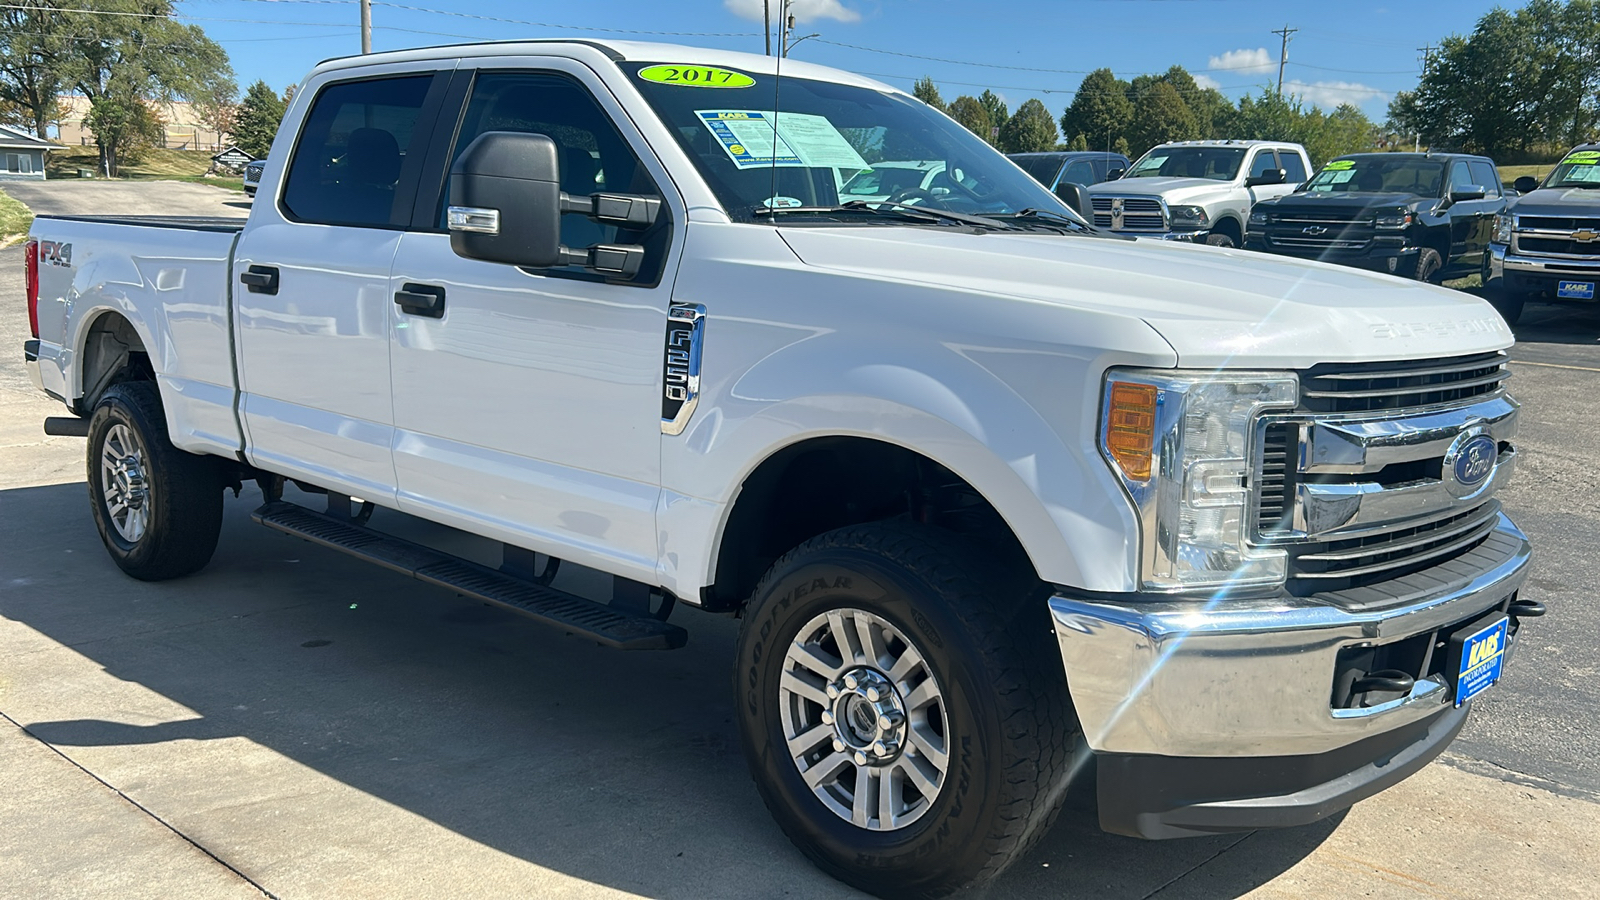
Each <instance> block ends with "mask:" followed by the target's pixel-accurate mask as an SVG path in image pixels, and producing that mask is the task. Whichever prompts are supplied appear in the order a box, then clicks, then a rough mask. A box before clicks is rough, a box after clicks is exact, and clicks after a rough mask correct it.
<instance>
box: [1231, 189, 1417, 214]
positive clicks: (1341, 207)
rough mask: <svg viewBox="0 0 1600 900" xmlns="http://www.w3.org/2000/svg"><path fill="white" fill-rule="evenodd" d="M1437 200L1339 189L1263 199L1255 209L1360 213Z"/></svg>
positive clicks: (1412, 207)
mask: <svg viewBox="0 0 1600 900" xmlns="http://www.w3.org/2000/svg"><path fill="white" fill-rule="evenodd" d="M1438 202H1439V200H1438V199H1437V198H1435V197H1419V196H1417V195H1416V194H1407V193H1404V192H1400V193H1383V192H1379V191H1372V192H1366V191H1341V192H1340V193H1337V194H1334V193H1327V192H1322V191H1316V192H1312V191H1305V192H1303V193H1299V194H1287V195H1285V196H1282V197H1278V198H1277V199H1275V200H1263V201H1261V202H1260V203H1258V204H1256V209H1268V210H1273V211H1277V212H1285V211H1288V210H1293V211H1295V212H1302V211H1306V210H1319V209H1324V210H1329V211H1333V210H1338V211H1340V212H1347V213H1350V212H1360V211H1361V210H1364V209H1375V208H1382V209H1388V208H1393V207H1396V206H1403V207H1406V208H1408V209H1418V208H1421V207H1423V206H1433V205H1435V204H1437V203H1438Z"/></svg>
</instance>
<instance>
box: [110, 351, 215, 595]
mask: <svg viewBox="0 0 1600 900" xmlns="http://www.w3.org/2000/svg"><path fill="white" fill-rule="evenodd" d="M88 480H89V505H90V508H91V509H92V511H93V514H94V523H95V527H96V528H97V529H98V530H99V532H100V539H101V540H102V541H103V542H104V543H105V545H106V550H107V552H109V553H110V554H111V559H112V560H113V561H114V562H116V564H117V566H118V567H119V568H121V569H122V571H124V572H126V573H128V574H129V575H132V576H133V577H134V578H138V579H140V580H142V581H160V580H163V579H167V578H177V577H178V576H180V575H188V574H189V573H191V572H195V571H198V570H199V569H201V568H203V567H204V566H205V564H206V563H207V562H210V561H211V554H212V553H213V552H214V551H215V550H216V547H217V536H218V534H220V533H221V530H222V480H221V478H220V476H219V473H218V470H217V467H216V465H215V462H214V461H213V460H211V459H208V458H207V457H204V456H196V455H194V454H192V453H186V452H184V451H182V450H179V449H178V448H176V447H174V446H172V442H171V441H169V440H168V439H167V426H166V416H165V415H164V414H163V412H162V409H161V396H160V394H159V392H158V391H157V390H156V386H155V384H154V383H153V382H149V381H132V382H125V383H123V384H118V385H113V386H112V387H110V388H108V389H107V390H106V392H105V395H104V396H102V397H101V398H100V402H98V403H96V404H95V407H94V412H93V414H92V415H91V416H90V419H89V471H88Z"/></svg>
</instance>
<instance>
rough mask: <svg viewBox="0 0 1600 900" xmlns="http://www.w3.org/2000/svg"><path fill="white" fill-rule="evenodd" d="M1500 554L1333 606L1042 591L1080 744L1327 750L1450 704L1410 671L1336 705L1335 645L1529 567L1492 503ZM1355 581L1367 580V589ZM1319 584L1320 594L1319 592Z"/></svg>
mask: <svg viewBox="0 0 1600 900" xmlns="http://www.w3.org/2000/svg"><path fill="white" fill-rule="evenodd" d="M1490 543H1492V544H1493V545H1494V547H1496V548H1498V549H1497V551H1496V553H1497V555H1496V556H1495V557H1494V558H1495V559H1497V560H1498V561H1497V562H1495V563H1494V564H1492V565H1489V566H1486V567H1484V568H1483V569H1481V570H1480V571H1478V572H1477V573H1476V574H1475V575H1473V576H1471V577H1466V576H1456V575H1454V571H1459V569H1460V566H1461V564H1462V563H1454V562H1453V563H1448V564H1446V565H1445V566H1441V567H1439V568H1440V569H1441V570H1442V569H1446V568H1450V569H1452V570H1453V571H1452V573H1451V574H1452V577H1454V578H1455V579H1456V580H1455V581H1454V582H1450V583H1448V584H1447V582H1445V581H1443V580H1441V581H1439V582H1438V584H1439V586H1440V589H1439V590H1437V591H1435V592H1432V593H1430V592H1428V591H1426V590H1423V591H1421V592H1420V593H1418V592H1417V591H1416V585H1418V584H1419V583H1421V584H1426V583H1428V582H1427V579H1428V575H1429V573H1428V572H1422V573H1418V575H1415V576H1410V577H1409V578H1408V579H1406V581H1407V582H1408V584H1409V585H1410V589H1411V590H1412V593H1411V594H1410V595H1408V596H1404V597H1399V596H1398V595H1397V599H1396V600H1395V601H1394V603H1393V604H1391V605H1379V606H1377V607H1376V608H1374V607H1373V606H1371V605H1369V604H1365V603H1363V604H1355V605H1352V606H1350V607H1349V608H1341V606H1339V605H1337V604H1336V603H1335V602H1332V601H1331V600H1330V599H1329V596H1328V595H1318V596H1317V597H1294V596H1289V595H1287V594H1284V595H1279V596H1268V597H1262V598H1256V599H1234V598H1226V599H1217V600H1199V599H1160V598H1151V599H1148V600H1146V599H1142V598H1141V599H1131V598H1130V599H1126V600H1123V599H1111V600H1107V599H1104V598H1090V597H1079V596H1073V595H1071V594H1068V593H1058V594H1057V595H1055V596H1054V597H1052V598H1051V599H1050V611H1051V614H1052V617H1053V619H1054V625H1055V631H1056V639H1057V641H1058V643H1059V644H1060V649H1061V659H1062V662H1063V664H1064V665H1065V667H1066V675H1067V684H1068V688H1069V690H1070V691H1071V695H1072V701H1073V704H1074V705H1075V706H1076V708H1077V714H1078V719H1079V721H1080V722H1081V723H1082V727H1083V733H1084V736H1085V739H1086V740H1087V742H1088V745H1089V747H1090V749H1092V750H1094V751H1096V752H1097V753H1117V754H1155V755H1161V756H1172V757H1237V756H1288V755H1298V754H1317V753H1325V752H1328V751H1332V750H1336V749H1338V748H1341V747H1344V746H1346V745H1349V744H1352V743H1354V742H1356V741H1360V740H1362V739H1363V738H1368V737H1371V736H1374V735H1378V734H1383V733H1385V732H1389V731H1392V730H1394V729H1396V728H1401V727H1403V726H1406V725H1409V724H1412V723H1415V722H1419V721H1420V720H1422V719H1424V718H1427V717H1428V716H1432V715H1434V714H1436V713H1439V712H1441V711H1442V710H1444V709H1446V708H1448V707H1449V706H1451V702H1450V701H1451V697H1450V689H1449V687H1448V686H1447V685H1445V684H1443V683H1440V682H1439V681H1436V680H1432V679H1427V678H1424V679H1419V680H1418V681H1417V682H1416V686H1415V687H1414V688H1413V689H1412V691H1411V693H1410V694H1409V695H1408V696H1405V697H1402V698H1399V699H1397V700H1393V701H1391V702H1387V703H1382V704H1379V705H1377V706H1374V707H1371V708H1365V709H1334V708H1333V705H1332V699H1331V698H1332V693H1333V680H1334V675H1335V669H1336V663H1337V658H1338V655H1339V652H1340V650H1342V649H1344V648H1347V647H1356V646H1375V645H1383V644H1389V643H1392V642H1395V641H1400V640H1404V639H1406V638H1410V637H1414V636H1416V635H1419V634H1426V633H1428V632H1431V631H1436V630H1438V629H1441V628H1445V627H1448V626H1451V625H1455V624H1458V623H1465V622H1468V621H1470V620H1471V619H1473V618H1475V617H1477V616H1479V615H1481V614H1482V613H1484V612H1485V611H1487V610H1490V609H1492V608H1494V607H1496V606H1499V605H1501V604H1502V603H1504V602H1505V601H1506V600H1507V598H1509V597H1510V595H1511V594H1512V593H1513V592H1515V591H1516V590H1517V589H1518V588H1519V587H1521V585H1522V582H1523V581H1524V580H1525V579H1526V577H1527V567H1528V561H1529V558H1530V549H1529V546H1528V542H1527V538H1526V537H1525V536H1524V535H1523V534H1522V532H1521V531H1519V530H1518V529H1517V527H1516V526H1515V525H1513V524H1512V523H1511V520H1510V519H1508V518H1506V517H1505V516H1504V515H1503V514H1502V515H1500V516H1499V520H1498V522H1497V524H1496V526H1495V530H1494V531H1493V532H1491V535H1490V537H1489V538H1488V539H1487V541H1486V546H1488V545H1489V544H1490ZM1363 590H1366V591H1367V593H1368V594H1370V593H1371V590H1370V589H1363ZM1319 597H1320V598H1321V599H1319Z"/></svg>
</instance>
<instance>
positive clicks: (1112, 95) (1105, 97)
mask: <svg viewBox="0 0 1600 900" xmlns="http://www.w3.org/2000/svg"><path fill="white" fill-rule="evenodd" d="M1128 87H1129V85H1128V83H1127V82H1125V81H1119V80H1118V79H1117V76H1116V75H1114V74H1112V72H1111V70H1110V69H1096V70H1094V71H1093V72H1090V73H1089V74H1088V75H1085V76H1084V78H1083V82H1082V83H1080V84H1079V85H1078V91H1077V93H1076V94H1074V95H1073V97H1072V105H1071V106H1069V107H1067V111H1066V112H1065V113H1062V115H1061V131H1062V133H1063V134H1081V135H1083V137H1084V140H1085V141H1087V142H1088V144H1089V146H1090V147H1094V148H1106V147H1111V146H1112V144H1113V142H1114V141H1115V140H1116V139H1117V138H1119V137H1121V136H1122V135H1124V134H1125V133H1126V132H1127V129H1128V124H1129V123H1130V122H1132V121H1133V104H1131V103H1129V102H1128V93H1127V92H1128Z"/></svg>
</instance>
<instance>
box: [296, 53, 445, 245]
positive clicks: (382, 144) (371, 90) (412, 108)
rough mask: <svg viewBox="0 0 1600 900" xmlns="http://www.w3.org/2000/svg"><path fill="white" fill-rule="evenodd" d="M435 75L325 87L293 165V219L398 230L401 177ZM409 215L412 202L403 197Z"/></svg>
mask: <svg viewBox="0 0 1600 900" xmlns="http://www.w3.org/2000/svg"><path fill="white" fill-rule="evenodd" d="M433 78H434V76H433V75H432V74H431V73H430V74H427V75H408V76H404V77H400V78H374V79H369V80H365V81H348V82H342V83H339V84H331V85H328V86H327V87H325V88H323V89H322V90H321V91H320V92H319V93H318V94H317V98H316V100H315V101H313V103H312V105H311V112H310V114H309V115H307V116H306V121H305V125H304V126H302V127H301V129H300V139H299V141H298V142H297V143H296V144H295V148H294V157H293V158H292V159H291V161H290V163H289V175H288V179H287V182H286V185H285V187H284V192H283V205H284V208H285V210H286V211H287V212H288V214H289V216H290V218H292V219H294V220H296V221H300V222H313V223H317V224H321V225H364V226H369V227H380V228H381V227H390V226H392V225H394V224H395V221H396V218H397V217H396V214H395V207H396V205H397V204H396V199H397V194H401V193H404V190H403V188H400V187H399V185H400V184H401V172H402V169H404V167H405V163H406V160H407V158H408V157H410V158H412V159H416V158H417V156H415V155H413V154H414V153H416V152H418V149H419V148H413V147H412V144H413V139H414V137H415V136H416V135H417V132H418V130H419V129H418V127H417V125H418V119H419V118H420V116H421V114H422V106H423V100H424V99H425V98H426V97H427V95H428V88H429V87H430V86H431V85H432V83H433ZM400 199H403V200H404V203H405V205H406V206H407V207H408V208H409V206H410V204H411V200H410V198H409V195H406V196H404V197H401V198H400Z"/></svg>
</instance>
